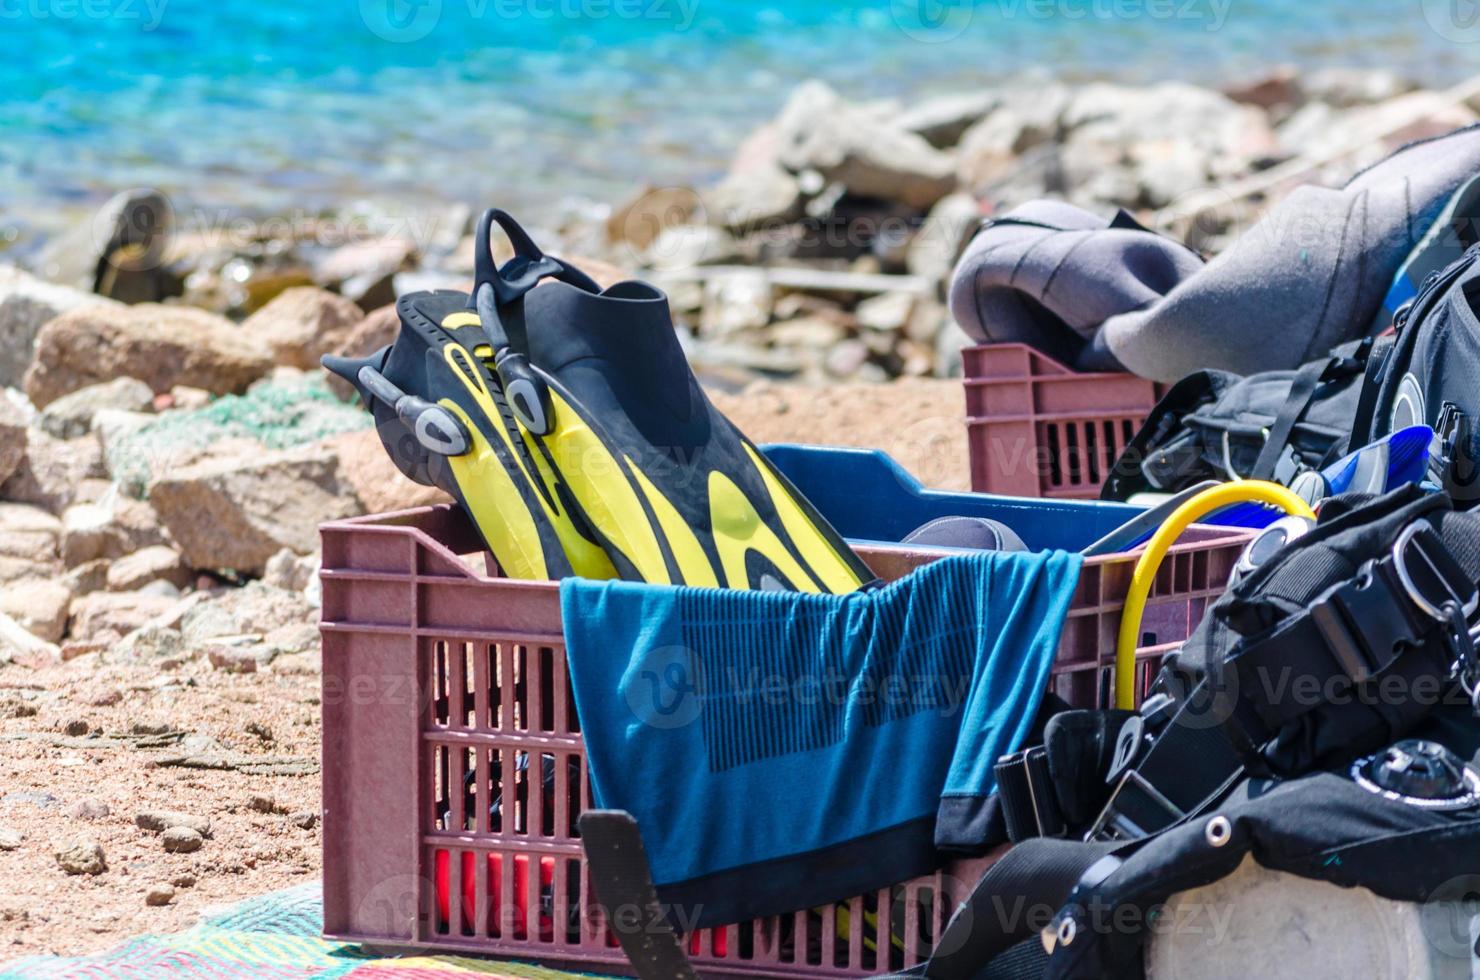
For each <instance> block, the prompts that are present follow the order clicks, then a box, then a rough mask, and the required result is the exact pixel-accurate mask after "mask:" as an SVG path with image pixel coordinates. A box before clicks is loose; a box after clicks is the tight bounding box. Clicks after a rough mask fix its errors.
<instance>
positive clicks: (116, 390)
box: [36, 377, 154, 439]
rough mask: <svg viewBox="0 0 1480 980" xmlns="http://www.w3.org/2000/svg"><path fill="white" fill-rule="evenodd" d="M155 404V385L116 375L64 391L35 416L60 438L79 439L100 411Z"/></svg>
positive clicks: (145, 409) (144, 408)
mask: <svg viewBox="0 0 1480 980" xmlns="http://www.w3.org/2000/svg"><path fill="white" fill-rule="evenodd" d="M153 405H154V389H153V388H150V387H149V386H148V385H146V384H145V383H144V382H142V381H140V380H139V379H138V378H127V377H125V378H114V379H113V380H112V381H104V382H102V383H100V384H95V385H88V386H87V387H86V388H79V389H78V390H77V391H74V392H72V393H71V394H68V395H63V396H62V397H61V398H58V399H57V400H56V401H54V402H52V403H51V404H50V405H48V406H46V408H45V409H43V410H42V411H41V413H40V414H39V415H37V416H36V424H37V425H38V426H40V427H41V429H42V430H43V431H45V432H46V433H47V434H48V435H51V436H54V437H55V438H57V439H76V438H78V437H80V436H85V435H87V433H88V432H90V431H91V430H92V422H93V416H95V415H97V414H98V412H100V411H104V410H105V409H113V410H117V411H125V412H148V411H150V410H151V409H152V408H153Z"/></svg>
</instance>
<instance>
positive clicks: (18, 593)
mask: <svg viewBox="0 0 1480 980" xmlns="http://www.w3.org/2000/svg"><path fill="white" fill-rule="evenodd" d="M71 604H72V590H71V589H69V588H68V587H67V585H66V583H65V582H64V581H63V580H61V579H55V578H53V579H26V580H22V581H19V582H7V583H6V584H5V587H4V588H0V613H4V614H6V615H8V616H9V617H10V618H11V619H14V620H15V621H16V622H17V623H20V624H21V625H22V626H24V627H25V628H26V629H27V630H29V631H30V632H31V633H33V634H35V635H36V636H38V637H40V638H41V639H43V640H45V641H46V642H48V643H60V642H61V640H62V637H63V636H65V635H66V634H67V610H68V607H69V606H70V605H71Z"/></svg>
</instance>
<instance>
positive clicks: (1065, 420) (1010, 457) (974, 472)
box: [961, 344, 1166, 500]
mask: <svg viewBox="0 0 1480 980" xmlns="http://www.w3.org/2000/svg"><path fill="white" fill-rule="evenodd" d="M961 355H962V366H963V370H964V373H965V383H966V429H967V442H968V445H969V447H970V450H971V488H972V489H973V490H977V491H979V492H982V493H997V494H1005V495H1007V496H1013V497H1068V498H1073V499H1079V500H1089V499H1094V498H1097V497H1099V495H1100V485H1101V484H1103V483H1104V482H1105V477H1106V476H1108V475H1109V472H1110V467H1111V466H1113V465H1114V464H1115V460H1116V458H1117V457H1119V455H1120V452H1121V450H1123V449H1124V448H1125V446H1126V444H1127V443H1129V442H1130V441H1131V438H1132V437H1133V436H1134V435H1135V434H1136V430H1138V429H1139V428H1140V427H1141V423H1143V422H1145V421H1146V416H1147V415H1149V414H1150V413H1151V410H1152V409H1153V408H1155V407H1156V403H1157V402H1158V401H1159V400H1160V399H1161V396H1162V395H1163V394H1165V393H1166V386H1165V385H1160V384H1156V383H1155V382H1151V381H1147V380H1146V379H1144V378H1138V377H1136V376H1135V375H1133V374H1079V373H1076V372H1075V371H1074V370H1072V369H1071V368H1068V367H1065V366H1064V365H1062V364H1060V363H1059V362H1058V361H1055V360H1054V359H1053V358H1051V357H1048V356H1047V355H1045V354H1042V353H1040V352H1038V351H1036V350H1034V349H1033V348H1031V347H1028V346H1026V345H1025V344H988V345H985V346H982V347H968V348H966V349H965V350H964V351H962V352H961Z"/></svg>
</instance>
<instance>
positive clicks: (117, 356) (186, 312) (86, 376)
mask: <svg viewBox="0 0 1480 980" xmlns="http://www.w3.org/2000/svg"><path fill="white" fill-rule="evenodd" d="M272 367H273V363H272V354H271V352H270V351H268V349H267V348H266V347H265V346H263V345H260V344H256V343H253V342H252V341H251V340H250V339H249V338H247V337H246V336H245V335H244V334H242V332H241V330H240V328H238V327H237V326H236V325H235V324H233V323H232V322H231V321H230V320H227V319H226V318H225V317H221V316H217V315H216V314H214V313H207V312H205V311H204V310H194V309H190V308H188V307H182V306H161V305H159V304H155V303H146V304H142V305H140V306H130V307H122V308H113V307H96V306H91V307H82V308H80V309H76V310H73V311H72V312H70V313H63V314H62V315H61V316H59V317H57V318H56V319H55V320H52V321H51V322H49V323H48V324H46V326H45V327H43V328H42V330H41V333H40V335H39V336H38V337H37V339H36V360H35V361H34V362H33V363H32V365H31V367H30V370H28V371H27V372H26V378H25V388H26V394H27V395H29V396H30V398H31V401H32V402H33V403H34V404H35V405H36V406H37V407H38V408H45V407H46V406H47V405H50V404H51V403H52V402H54V401H56V400H57V399H58V398H60V397H62V396H63V395H65V394H67V393H69V392H73V391H76V390H78V389H79V388H84V387H86V386H87V385H90V384H96V383H97V382H99V381H108V380H111V379H112V378H117V377H125V376H127V377H134V378H138V379H139V380H140V381H143V382H144V383H145V384H147V385H149V387H150V388H151V389H152V390H153V391H155V392H157V393H164V392H167V391H169V390H170V389H171V388H172V387H174V386H175V385H189V386H191V387H195V388H204V389H206V390H207V391H211V392H215V393H217V394H225V393H228V392H240V391H243V390H245V389H246V387H247V386H248V385H249V384H251V383H252V382H253V381H255V380H257V379H258V378H260V377H262V376H263V375H264V374H266V373H267V372H268V371H270V370H272Z"/></svg>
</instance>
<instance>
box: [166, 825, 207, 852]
mask: <svg viewBox="0 0 1480 980" xmlns="http://www.w3.org/2000/svg"><path fill="white" fill-rule="evenodd" d="M159 839H160V840H161V841H162V842H163V843H164V849H165V850H166V851H169V852H170V853H171V854H190V853H193V852H195V851H198V850H200V848H201V845H202V844H204V843H205V838H204V837H202V836H201V835H200V833H199V832H198V831H195V830H191V829H190V828H189V827H171V828H169V829H168V830H166V831H165V832H164V833H163V834H160V836H159Z"/></svg>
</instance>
